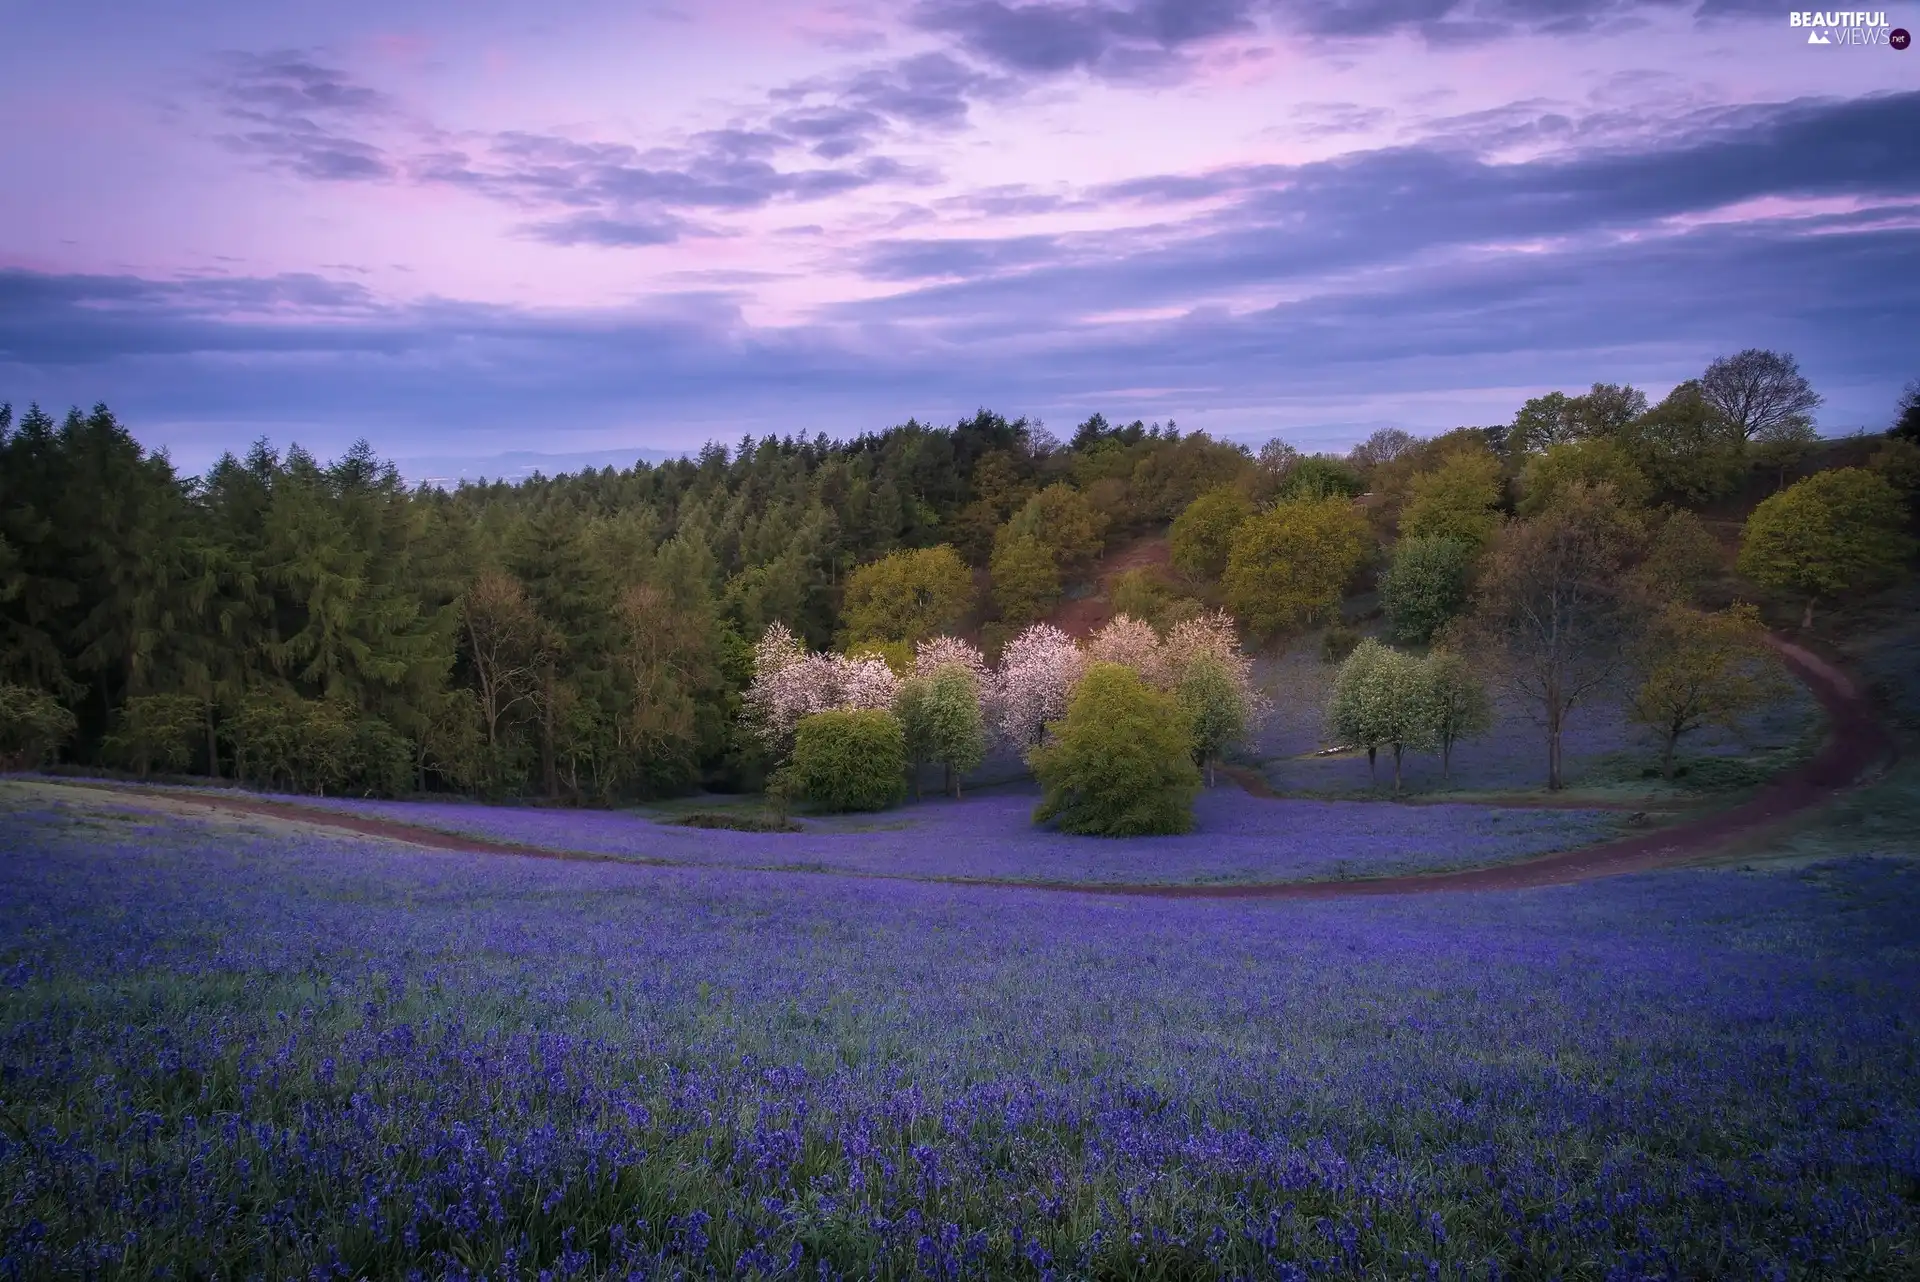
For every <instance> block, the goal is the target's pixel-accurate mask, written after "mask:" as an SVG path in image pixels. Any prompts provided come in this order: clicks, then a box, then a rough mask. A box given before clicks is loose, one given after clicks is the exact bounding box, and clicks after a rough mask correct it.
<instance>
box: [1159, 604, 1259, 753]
mask: <svg viewBox="0 0 1920 1282" xmlns="http://www.w3.org/2000/svg"><path fill="white" fill-rule="evenodd" d="M1160 662H1161V667H1162V670H1163V672H1164V680H1165V681H1166V683H1167V688H1168V689H1170V690H1173V691H1174V692H1175V693H1176V694H1177V695H1179V697H1180V703H1181V706H1182V707H1183V708H1185V709H1186V710H1187V713H1188V715H1189V716H1190V717H1191V718H1192V719H1193V733H1194V753H1195V755H1196V756H1197V757H1198V758H1199V760H1200V763H1201V764H1202V765H1203V766H1205V767H1206V771H1207V782H1208V784H1209V785H1211V784H1212V782H1213V772H1214V765H1215V763H1216V762H1218V760H1219V759H1220V757H1221V756H1222V755H1224V754H1225V753H1226V752H1227V750H1228V749H1230V748H1232V747H1234V746H1235V745H1236V744H1240V743H1244V742H1246V740H1247V739H1248V737H1249V736H1251V735H1252V734H1253V733H1254V731H1256V730H1258V729H1259V728H1260V725H1261V723H1263V722H1264V721H1265V720H1266V718H1267V714H1268V713H1269V712H1271V711H1272V707H1273V705H1272V701H1271V700H1270V699H1268V698H1267V695H1266V692H1265V691H1263V690H1262V689H1261V688H1260V686H1259V685H1258V684H1257V683H1256V682H1255V681H1254V679H1253V661H1252V660H1251V659H1249V658H1248V657H1247V655H1246V653H1245V652H1244V651H1243V650H1241V648H1240V638H1239V635H1238V634H1237V633H1236V632H1235V631H1234V626H1233V619H1232V618H1231V617H1229V616H1228V615H1227V614H1225V613H1223V612H1221V611H1217V610H1216V611H1214V612H1213V613H1212V614H1202V615H1198V616H1196V617H1194V618H1191V619H1184V620H1182V621H1181V622H1179V623H1177V624H1175V625H1174V627H1173V630H1172V631H1171V632H1169V633H1167V639H1166V641H1165V642H1164V643H1163V644H1162V645H1161V647H1160Z"/></svg>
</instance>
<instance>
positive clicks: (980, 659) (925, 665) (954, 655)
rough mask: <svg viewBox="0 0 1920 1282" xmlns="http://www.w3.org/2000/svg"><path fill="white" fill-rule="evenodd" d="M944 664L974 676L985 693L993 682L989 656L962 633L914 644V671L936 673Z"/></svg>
mask: <svg viewBox="0 0 1920 1282" xmlns="http://www.w3.org/2000/svg"><path fill="white" fill-rule="evenodd" d="M942 668H959V669H961V670H962V671H964V672H965V673H966V674H967V675H968V676H969V677H971V678H973V684H974V687H975V689H977V690H979V691H981V692H982V693H984V692H985V691H986V689H987V688H988V686H989V685H991V684H992V679H993V673H992V671H991V670H989V669H988V667H987V658H986V656H985V655H983V654H981V653H980V651H979V649H978V648H977V647H975V646H972V645H969V644H968V643H966V642H965V641H962V640H960V638H958V637H934V638H932V639H931V640H927V641H922V642H920V644H919V645H917V646H915V647H914V651H913V674H914V675H915V676H917V677H932V676H933V675H934V674H935V673H937V672H939V671H940V669H942Z"/></svg>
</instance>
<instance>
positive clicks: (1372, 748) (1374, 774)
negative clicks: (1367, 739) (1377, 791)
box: [1367, 743, 1380, 784]
mask: <svg viewBox="0 0 1920 1282" xmlns="http://www.w3.org/2000/svg"><path fill="white" fill-rule="evenodd" d="M1379 753H1380V745H1379V744H1377V743H1370V744H1368V745H1367V782H1368V783H1369V784H1376V783H1379V782H1380V772H1379V771H1378V770H1376V769H1375V768H1374V764H1373V763H1374V758H1375V757H1377V756H1378V755H1379Z"/></svg>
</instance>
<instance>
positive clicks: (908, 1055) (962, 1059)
mask: <svg viewBox="0 0 1920 1282" xmlns="http://www.w3.org/2000/svg"><path fill="white" fill-rule="evenodd" d="M720 835H724V836H737V837H742V838H746V837H749V836H750V834H720ZM761 840H768V841H771V840H776V838H761ZM0 851H3V852H4V854H0V1278H40V1277H49V1276H80V1277H136V1276H137V1277H151V1276H174V1277H191V1276H218V1277H222V1278H251V1277H261V1278H283V1277H303V1278H329V1277H331V1278H343V1279H344V1278H357V1277H368V1278H386V1277H396V1278H409V1277H420V1278H438V1277H452V1278H479V1277H486V1278H490V1279H509V1278H520V1279H539V1278H563V1277H565V1278H651V1277H661V1278H670V1277H708V1276H724V1277H765V1278H832V1277H932V1278H962V1277H978V1278H985V1277H1025V1278H1062V1279H1064V1278H1081V1277H1086V1278H1093V1277H1106V1278H1118V1277H1129V1278H1133V1277H1141V1278H1156V1277H1158V1278H1185V1277H1240V1278H1309V1277H1311V1278H1336V1277H1337V1278H1347V1277H1355V1278H1357V1277H1369V1278H1372V1277H1387V1278H1436V1277H1437V1278H1449V1279H1467V1278H1472V1279H1490V1278H1567V1279H1621V1280H1625V1279H1642V1278H1682V1277H1685V1278H1698V1277H1739V1278H1806V1279H1813V1278H1822V1279H1825V1278H1895V1277H1911V1276H1913V1275H1914V1271H1915V1268H1916V1264H1917V1263H1920V1262H1917V1261H1916V1255H1915V1252H1916V1249H1920V1073H1917V1072H1916V1069H1917V1068H1920V1065H1917V1064H1916V1045H1917V1040H1916V1031H1917V1030H1920V951H1917V950H1916V947H1915V939H1914V935H1913V930H1912V922H1913V921H1914V920H1915V914H1916V911H1920V871H1916V869H1915V867H1914V865H1912V864H1911V863H1909V862H1906V861H1902V860H1894V859H1860V858H1856V859H1848V860H1841V861H1829V862H1821V863H1817V864H1813V865H1809V866H1803V867H1797V868H1787V869H1776V870H1772V871H1736V870H1716V871H1676V872H1668V873H1661V874H1655V875H1645V876H1637V877H1631V878H1621V879H1615V880H1610V881H1605V882H1598V883H1590V884H1586V885H1581V886H1571V887H1563V888H1554V889H1546V890H1534V891H1525V892H1512V893H1488V894H1476V895H1471V896H1467V895H1435V896H1425V897H1405V898H1385V899H1353V900H1335V901H1325V902H1286V903H1238V902H1206V901H1164V900H1147V899H1129V898H1120V897H1102V896H1100V895H1097V894H1091V895H1062V894H1048V893H1045V892H1038V891H1028V890H1020V889H998V888H981V887H963V886H953V885H940V884H932V883H925V882H913V881H904V880H888V879H873V878H859V877H844V876H833V875H817V874H815V875H808V874H795V873H784V874H783V873H773V872H756V871H750V870H744V869H737V868H718V867H706V868H693V869H687V868H657V867H646V866H640V865H632V864H621V863H597V864H580V863H559V862H552V861H540V860H531V859H521V858H511V857H502V856H488V855H468V854H449V853H436V852H427V851H422V850H419V849H416V848H411V847H406V846H401V845H398V844H394V843H388V842H382V841H375V840H354V839H340V838H334V837H329V836H326V835H322V834H318V833H313V832H308V831H302V830H291V829H284V828H274V827H272V826H270V825H267V824H264V823H254V822H252V821H232V820H222V821H218V822H202V821H194V820H188V819H182V818H178V817H169V816H165V815H156V814H142V813H138V812H136V811H132V810H127V809H116V808H113V807H109V806H105V805H99V804H93V803H87V802H71V801H56V800H51V799H49V794H45V793H34V792H32V791H30V790H24V789H23V790H19V791H17V792H9V793H8V794H7V796H6V798H5V800H4V808H0Z"/></svg>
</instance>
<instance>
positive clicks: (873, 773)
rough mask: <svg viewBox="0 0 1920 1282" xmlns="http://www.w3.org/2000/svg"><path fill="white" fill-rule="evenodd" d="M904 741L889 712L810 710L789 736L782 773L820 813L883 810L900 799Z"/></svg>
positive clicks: (903, 787) (904, 766)
mask: <svg viewBox="0 0 1920 1282" xmlns="http://www.w3.org/2000/svg"><path fill="white" fill-rule="evenodd" d="M906 770H907V749H906V738H905V734H904V732H903V731H902V730H901V727H900V721H899V718H897V717H895V716H894V715H893V713H891V712H884V711H878V710H872V709H860V710H850V711H840V712H816V713H814V714H813V715H812V716H810V717H803V718H802V719H801V721H800V725H799V727H798V728H797V729H796V731H795V732H794V739H793V759H792V761H791V763H790V764H789V765H788V766H787V775H788V778H789V780H790V784H791V787H792V789H793V791H794V793H795V794H797V795H798V796H799V797H801V798H802V799H804V800H806V801H808V802H810V803H812V804H813V805H815V806H817V807H819V808H820V809H822V810H827V811H834V812H839V811H850V810H885V809H886V808H887V807H888V806H891V805H895V804H897V803H898V802H899V801H900V800H901V798H903V797H904V796H905V795H906Z"/></svg>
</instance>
